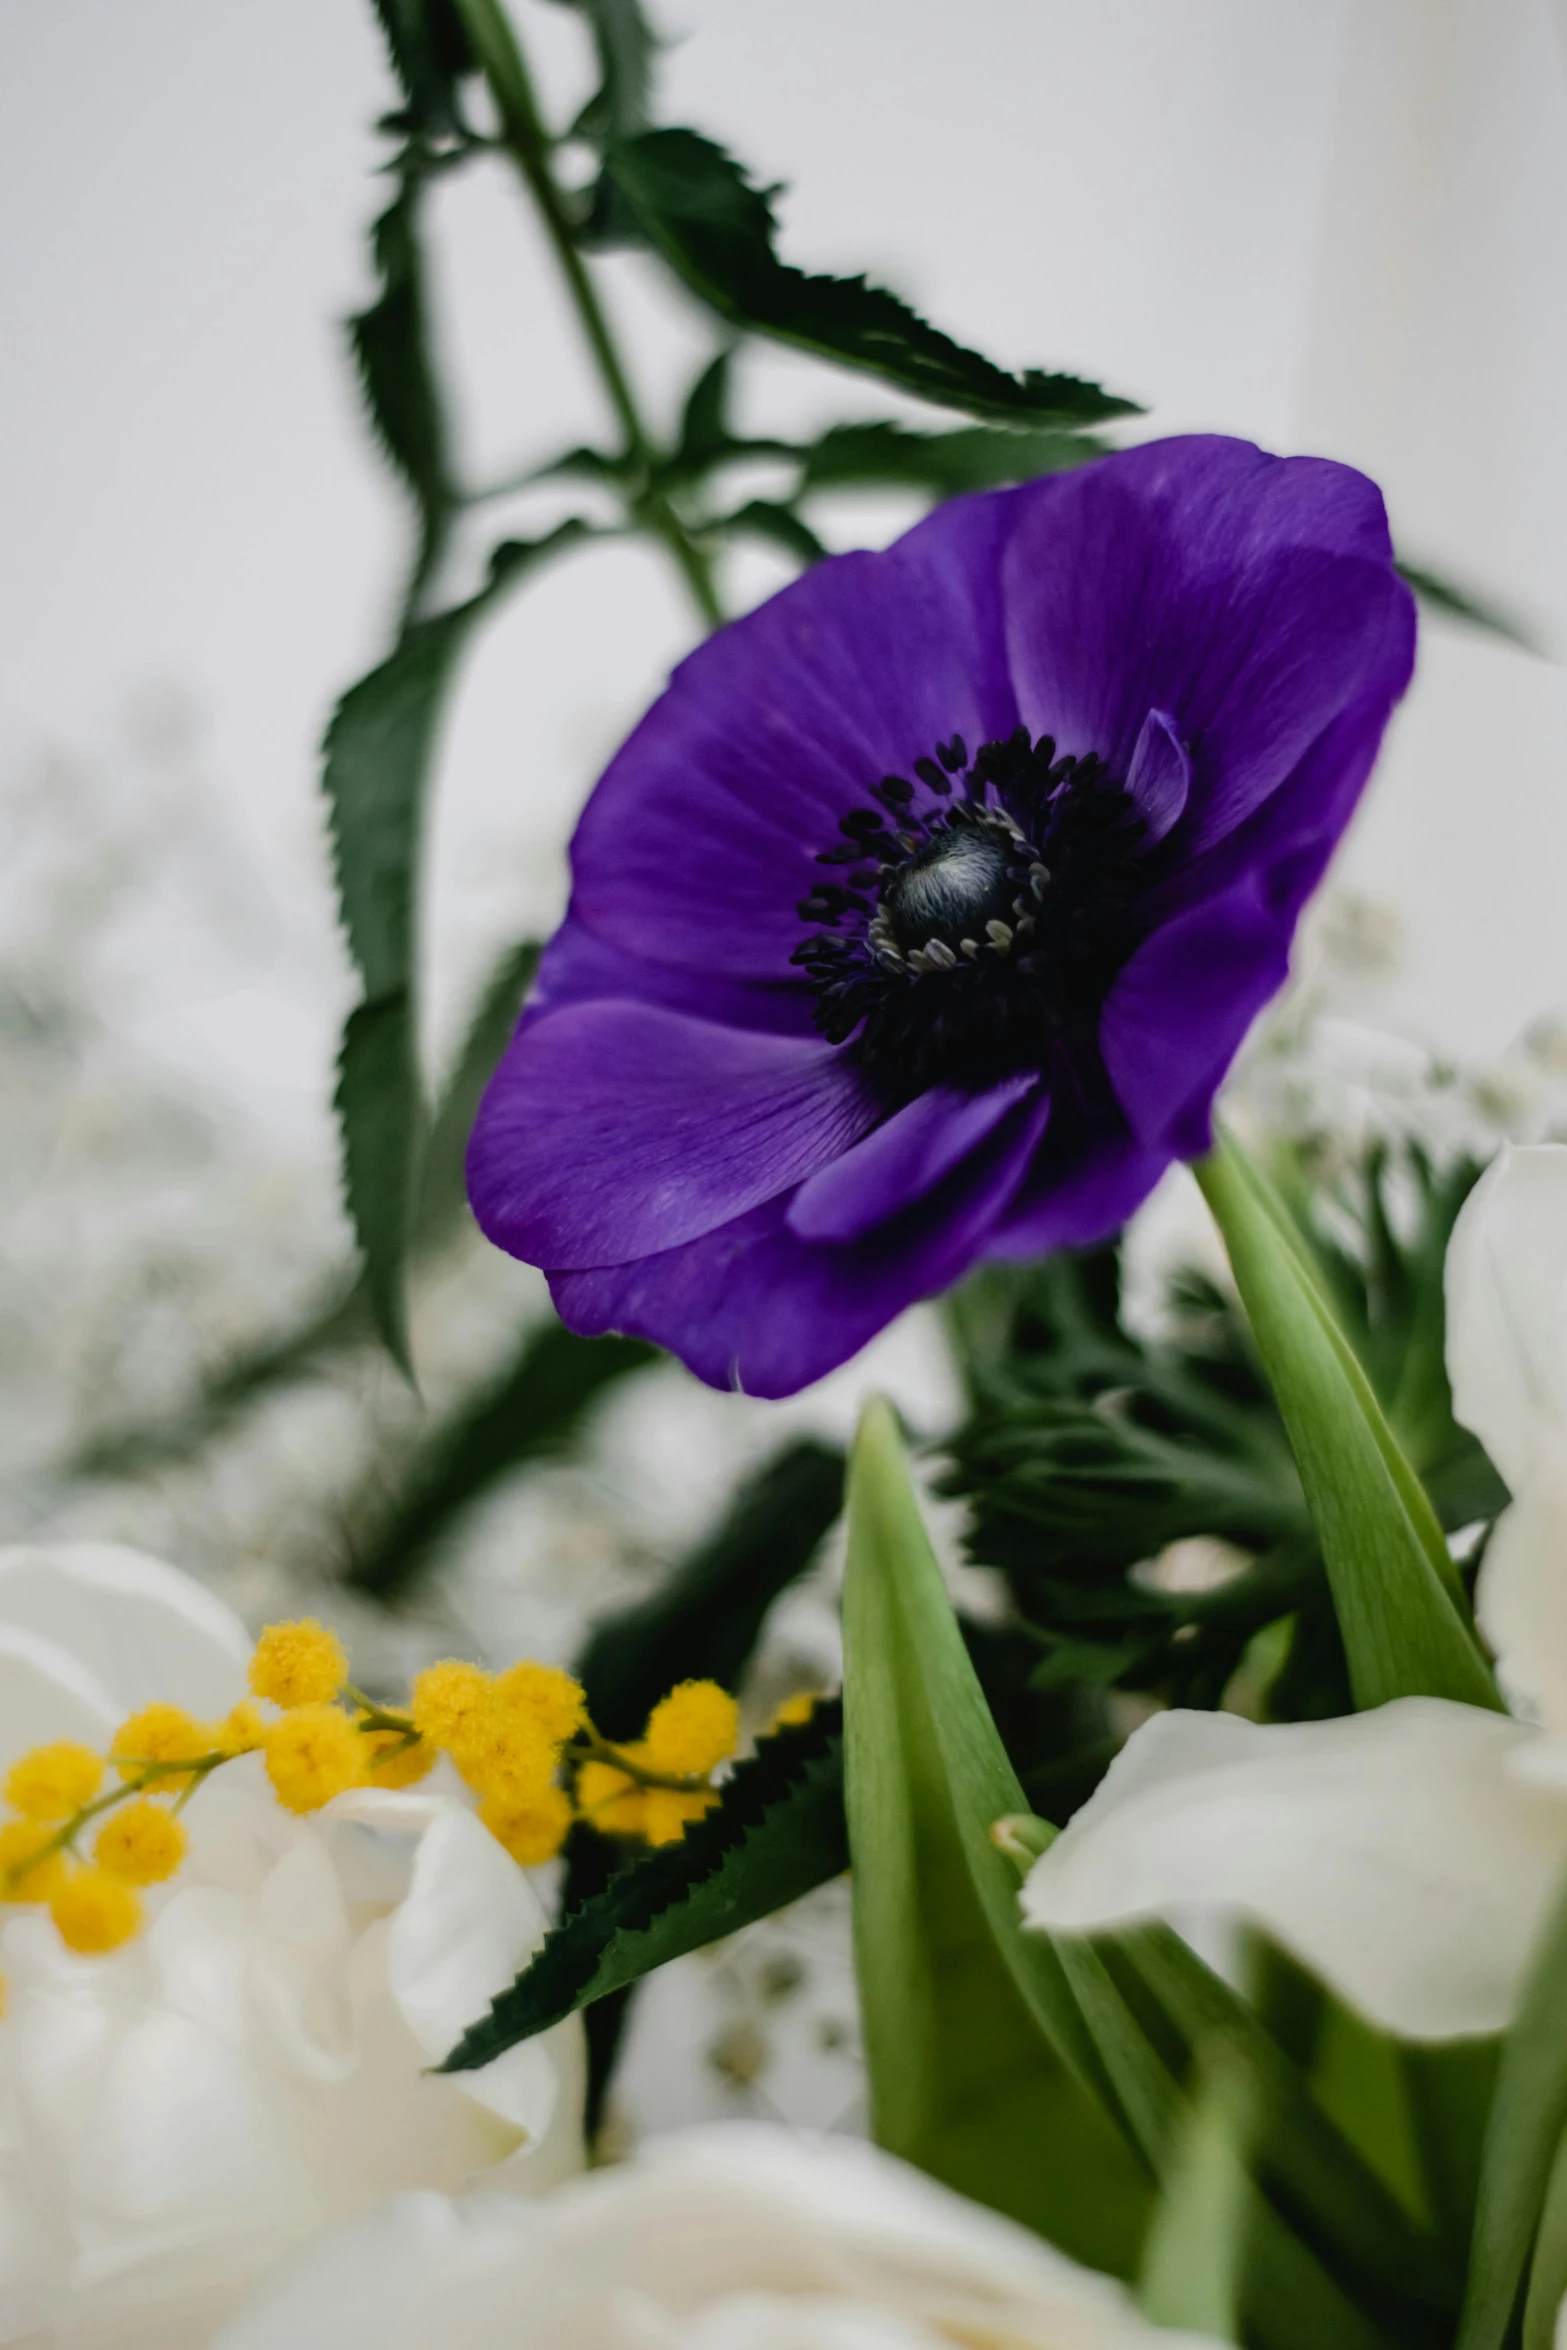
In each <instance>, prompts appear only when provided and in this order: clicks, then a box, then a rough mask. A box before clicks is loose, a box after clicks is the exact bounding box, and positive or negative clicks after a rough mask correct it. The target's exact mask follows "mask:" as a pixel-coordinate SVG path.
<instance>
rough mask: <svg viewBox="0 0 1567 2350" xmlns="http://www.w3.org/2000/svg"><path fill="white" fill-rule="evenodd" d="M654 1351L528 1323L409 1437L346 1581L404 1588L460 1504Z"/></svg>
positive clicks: (566, 1430) (567, 1434)
mask: <svg viewBox="0 0 1567 2350" xmlns="http://www.w3.org/2000/svg"><path fill="white" fill-rule="evenodd" d="M657 1360H658V1355H657V1350H656V1349H655V1348H653V1347H651V1346H646V1345H644V1344H643V1342H642V1340H641V1339H639V1338H578V1337H576V1336H575V1335H574V1333H573V1332H571V1331H570V1330H567V1329H565V1328H563V1327H562V1325H561V1324H560V1323H559V1322H554V1321H551V1322H547V1323H545V1324H544V1326H543V1327H542V1328H541V1329H537V1330H532V1331H530V1332H529V1333H528V1335H527V1336H526V1338H524V1339H523V1341H522V1343H521V1345H520V1347H519V1348H518V1350H517V1352H516V1354H515V1355H514V1357H513V1359H512V1361H511V1362H510V1363H509V1364H508V1365H507V1367H506V1369H505V1370H504V1371H503V1372H502V1373H501V1374H500V1376H499V1378H498V1379H496V1380H495V1381H494V1382H493V1383H492V1384H491V1385H490V1386H489V1387H487V1388H484V1389H482V1390H481V1391H480V1392H479V1393H478V1394H477V1395H475V1396H472V1397H469V1398H468V1399H467V1400H466V1401H465V1402H464V1403H463V1404H461V1405H460V1406H459V1407H458V1409H457V1411H456V1412H455V1413H454V1414H453V1415H452V1417H451V1418H450V1419H449V1420H446V1421H444V1422H443V1423H442V1424H441V1425H440V1426H438V1427H436V1428H435V1429H433V1430H432V1431H431V1433H430V1434H429V1435H428V1436H427V1437H426V1438H425V1440H424V1442H423V1443H422V1444H421V1445H419V1447H418V1448H417V1450H416V1452H415V1454H414V1457H413V1460H412V1462H411V1463H410V1466H409V1469H408V1473H407V1476H406V1478H405V1480H404V1483H403V1489H402V1492H401V1494H400V1495H399V1497H398V1500H397V1503H396V1506H395V1507H394V1509H393V1510H392V1512H391V1513H390V1515H389V1516H388V1517H386V1518H385V1519H384V1520H383V1522H382V1524H381V1526H380V1528H379V1530H378V1531H377V1532H376V1533H375V1534H374V1535H373V1536H372V1537H371V1539H370V1540H369V1541H368V1542H367V1543H366V1544H365V1545H364V1546H363V1547H362V1548H361V1550H360V1552H359V1554H358V1556H357V1557H356V1558H355V1560H354V1563H353V1566H352V1567H351V1569H350V1570H349V1574H348V1581H349V1582H350V1583H352V1584H353V1585H354V1586H355V1588H356V1589H357V1590H360V1591H369V1592H373V1593H374V1594H375V1596H376V1597H377V1598H378V1599H392V1598H394V1597H396V1596H397V1595H398V1594H400V1593H402V1592H404V1591H406V1590H407V1589H408V1587H409V1585H410V1584H411V1583H413V1582H415V1581H416V1580H417V1578H418V1577H419V1576H420V1575H421V1574H422V1573H423V1572H424V1571H425V1569H426V1568H427V1567H428V1566H429V1564H430V1562H431V1558H432V1556H433V1554H434V1551H435V1548H436V1545H437V1543H438V1542H439V1540H440V1539H441V1537H442V1536H443V1535H444V1534H445V1533H446V1532H447V1530H448V1528H449V1527H450V1526H451V1524H452V1523H453V1521H454V1520H455V1519H456V1517H457V1516H458V1515H459V1513H460V1512H461V1511H463V1510H465V1509H467V1508H468V1507H469V1505H470V1504H471V1503H472V1502H475V1501H477V1500H478V1499H479V1497H480V1495H481V1494H484V1493H487V1492H489V1490H490V1489H491V1487H492V1486H493V1485H495V1484H496V1483H497V1482H498V1481H499V1479H500V1478H502V1477H505V1476H509V1475H510V1473H511V1472H512V1470H514V1469H517V1468H520V1467H521V1466H522V1465H523V1463H524V1462H526V1461H537V1460H544V1459H548V1458H550V1457H551V1456H553V1455H555V1454H558V1453H560V1452H562V1451H564V1450H565V1449H566V1448H567V1447H568V1446H569V1445H570V1443H571V1442H572V1441H573V1439H574V1438H575V1436H576V1435H577V1432H578V1430H579V1429H580V1427H581V1424H582V1421H583V1418H584V1416H585V1415H586V1413H587V1412H588V1411H589V1410H590V1409H591V1407H592V1406H593V1405H594V1404H595V1403H597V1402H598V1400H599V1398H600V1397H601V1396H602V1395H604V1394H605V1393H606V1392H607V1390H608V1389H609V1388H610V1387H612V1386H613V1385H614V1384H615V1383H616V1381H618V1380H620V1379H624V1378H626V1377H627V1376H628V1375H629V1374H630V1373H631V1372H633V1371H640V1370H643V1369H644V1368H645V1367H646V1366H647V1364H649V1363H651V1362H655V1361H657Z"/></svg>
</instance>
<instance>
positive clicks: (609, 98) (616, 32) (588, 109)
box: [556, 0, 660, 147]
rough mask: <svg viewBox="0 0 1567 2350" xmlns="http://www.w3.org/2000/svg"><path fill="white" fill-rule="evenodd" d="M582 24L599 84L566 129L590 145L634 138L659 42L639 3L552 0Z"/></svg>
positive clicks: (644, 114) (642, 123) (642, 124)
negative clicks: (588, 37)
mask: <svg viewBox="0 0 1567 2350" xmlns="http://www.w3.org/2000/svg"><path fill="white" fill-rule="evenodd" d="M556 5H557V6H558V7H562V8H569V9H571V10H572V12H573V13H574V14H575V15H577V16H580V17H581V18H582V19H583V21H584V22H585V23H586V25H587V27H588V30H589V31H590V33H591V34H592V36H593V49H594V54H595V56H596V57H597V59H598V69H599V86H598V88H597V89H596V90H595V91H594V93H593V96H592V97H591V98H590V99H589V100H588V102H587V104H586V105H585V106H584V107H583V109H582V111H581V113H580V114H579V115H578V116H577V119H576V121H575V122H574V123H573V124H572V126H571V136H572V137H573V138H574V139H587V140H590V141H591V142H592V144H593V145H594V146H596V147H602V146H605V145H607V144H608V142H609V141H610V140H611V139H630V138H635V137H636V135H637V133H638V132H639V131H644V130H646V128H647V126H648V106H649V103H650V101H651V98H652V94H653V62H654V59H655V58H656V57H657V55H658V51H659V46H660V43H659V39H658V35H657V34H656V33H655V32H654V30H653V28H652V26H651V25H650V24H649V22H648V20H647V18H646V16H645V15H644V13H643V11H642V9H641V7H640V5H639V0H556Z"/></svg>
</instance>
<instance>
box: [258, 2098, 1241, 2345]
mask: <svg viewBox="0 0 1567 2350" xmlns="http://www.w3.org/2000/svg"><path fill="white" fill-rule="evenodd" d="M1194 2340H1195V2337H1192V2336H1190V2335H1175V2334H1169V2333H1161V2332H1158V2331H1156V2330H1155V2329H1154V2328H1153V2327H1151V2326H1149V2325H1147V2324H1146V2323H1145V2322H1144V2321H1143V2320H1142V2319H1141V2318H1139V2317H1138V2316H1137V2314H1136V2313H1135V2311H1134V2310H1133V2309H1132V2307H1131V2304H1130V2302H1129V2301H1128V2299H1127V2297H1126V2295H1125V2293H1124V2292H1123V2291H1122V2289H1121V2287H1120V2286H1119V2285H1116V2284H1114V2283H1112V2282H1111V2281H1110V2279H1109V2278H1107V2277H1102V2276H1097V2275H1095V2274H1094V2273H1093V2272H1092V2271H1090V2270H1088V2269H1082V2268H1078V2267H1077V2266H1076V2265H1075V2264H1074V2263H1073V2262H1071V2261H1069V2260H1067V2259H1065V2258H1063V2256H1062V2255H1061V2254H1060V2253H1058V2252H1053V2251H1051V2249H1050V2248H1049V2247H1048V2246H1047V2245H1045V2244H1042V2243H1041V2242H1040V2241H1039V2239H1038V2238H1037V2237H1035V2236H1032V2235H1030V2234H1028V2233H1027V2232H1026V2231H1025V2230H1024V2229H1022V2228H1020V2227H1017V2226H1016V2225H1014V2223H1013V2222H1012V2221H1010V2220H1005V2219H1000V2218H998V2217H997V2216H996V2214H995V2213H994V2212H990V2211H985V2210H983V2209H981V2208H980V2207H979V2206H978V2205H977V2204H972V2203H968V2202H965V2201H964V2200H963V2198H962V2197H961V2196H958V2195H954V2194H952V2193H950V2192H949V2191H948V2189H946V2188H945V2187H939V2186H937V2185H936V2184H935V2183H934V2181H932V2180H930V2179H928V2178H925V2177H924V2176H923V2175H922V2174H921V2173H920V2172H918V2171H915V2170H911V2169H909V2168H907V2167H906V2165H904V2164H903V2163H901V2162H898V2161H895V2160H894V2159H893V2157H892V2156H891V2155H887V2154H882V2153H879V2152H878V2151H877V2149H876V2148H875V2147H873V2146H866V2145H863V2144H860V2143H857V2142H856V2141H854V2140H851V2139H844V2138H808V2137H797V2136H795V2135H794V2134H793V2133H791V2132H790V2131H787V2130H784V2129H779V2128H775V2127H770V2126H769V2125H767V2124H765V2123H753V2122H734V2123H721V2124H718V2125H716V2126H714V2127H711V2128H707V2129H701V2130H692V2131H690V2132H687V2133H683V2134H681V2135H678V2136H674V2137H669V2138H663V2139H654V2140H652V2141H651V2142H650V2143H649V2145H648V2146H647V2147H646V2148H645V2149H644V2151H643V2152H642V2153H641V2154H640V2155H639V2156H638V2157H637V2159H636V2160H635V2161H634V2162H632V2163H630V2164H628V2165H626V2166H625V2167H624V2168H622V2169H618V2170H609V2171H599V2172H596V2173H595V2174H594V2175H593V2176H592V2177H590V2178H586V2179H581V2180H577V2181H574V2182H573V2183H572V2184H571V2185H570V2186H567V2187H563V2188H561V2189H560V2190H559V2191H558V2192H557V2193H555V2194H553V2195H551V2196H549V2197H548V2198H547V2199H546V2200H545V2201H544V2202H542V2203H534V2204H528V2205H520V2204H503V2203H501V2202H499V2201H498V2200H496V2199H494V2198H492V2197H488V2196H482V2197H481V2196H470V2197H467V2198H465V2199H463V2200H460V2201H452V2200H449V2199H448V2198H446V2197H444V2196H440V2195H405V2196H401V2197H399V2198H398V2200H397V2201H396V2202H395V2203H393V2204H392V2205H390V2206H389V2207H388V2208H387V2209H386V2210H385V2211H383V2212H381V2213H380V2214H378V2215H377V2216H376V2217H375V2218H373V2219H369V2220H362V2221H360V2222H359V2224H358V2225H357V2226H355V2227H352V2228H349V2229H346V2230H344V2231H343V2232H342V2233H341V2234H339V2235H337V2236H336V2237H333V2238H331V2239H329V2240H328V2241H326V2242H324V2243H322V2244H320V2245H318V2246H317V2247H316V2248H315V2250H314V2251H313V2252H312V2253H311V2254H310V2255H309V2257H308V2258H306V2259H305V2260H304V2261H303V2262H301V2263H300V2264H299V2266H298V2267H297V2269H296V2270H295V2272H294V2273H293V2274H292V2275H291V2276H290V2277H289V2278H288V2280H287V2281H286V2282H285V2283H284V2284H283V2285H282V2286H281V2287H280V2288H279V2289H277V2290H275V2291H273V2292H272V2293H270V2294H268V2295H265V2296H263V2297H262V2298H261V2299H260V2301H259V2302H258V2304H257V2306H256V2307H255V2308H253V2309H252V2310H250V2311H248V2312H247V2313H246V2314H245V2315H244V2316H243V2317H241V2318H239V2319H238V2320H237V2321H236V2322H235V2323H234V2324H232V2325H231V2326H229V2327H228V2328H227V2330H226V2331H225V2332H224V2333H223V2334H221V2335H220V2336H219V2338H218V2340H217V2342H216V2343H215V2344H214V2345H213V2350H430V2345H431V2343H432V2342H435V2341H449V2342H452V2343H460V2344H461V2346H462V2350H944V2346H946V2345H949V2344H950V2345H954V2346H956V2345H963V2346H964V2350H1003V2346H1004V2350H1154V2346H1155V2345H1159V2346H1163V2350H1177V2346H1178V2345H1179V2344H1180V2343H1182V2342H1186V2343H1188V2344H1191V2343H1193V2342H1194ZM1210 2350H1211V2346H1210Z"/></svg>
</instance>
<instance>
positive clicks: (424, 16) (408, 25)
mask: <svg viewBox="0 0 1567 2350" xmlns="http://www.w3.org/2000/svg"><path fill="white" fill-rule="evenodd" d="M372 5H373V6H374V8H375V13H376V15H377V17H378V18H379V19H380V23H381V30H382V32H383V33H384V35H385V36H386V46H387V49H388V51H389V53H390V56H391V60H392V70H393V72H394V73H395V74H396V76H397V78H398V80H399V82H400V83H401V84H402V88H403V95H404V97H405V98H406V99H407V101H408V112H407V116H406V118H405V119H406V121H407V123H408V124H409V126H410V127H411V128H414V129H417V130H420V131H423V132H426V133H432V134H434V135H436V136H448V135H450V134H451V133H452V132H453V131H456V130H457V129H459V128H460V127H461V117H460V112H459V109H458V104H457V83H458V81H459V79H460V77H461V76H462V75H463V74H465V73H472V72H473V71H474V59H473V52H472V51H471V49H470V48H469V46H468V42H467V40H466V38H465V36H464V33H463V29H462V22H461V19H460V18H459V17H458V15H457V12H456V10H455V8H453V6H452V5H451V0H372Z"/></svg>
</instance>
